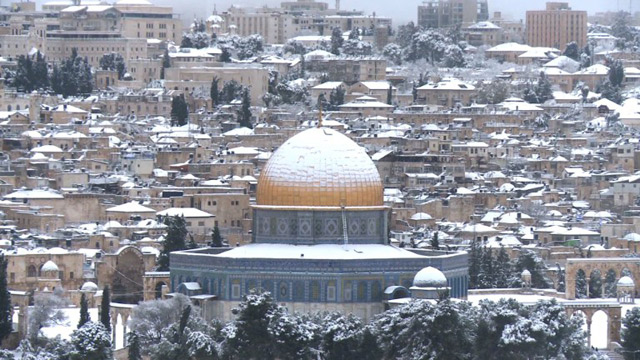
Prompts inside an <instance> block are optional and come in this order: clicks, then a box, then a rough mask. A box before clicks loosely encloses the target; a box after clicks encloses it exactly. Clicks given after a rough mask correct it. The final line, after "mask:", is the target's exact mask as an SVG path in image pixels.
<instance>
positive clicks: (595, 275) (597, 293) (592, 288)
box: [589, 269, 602, 298]
mask: <svg viewBox="0 0 640 360" xmlns="http://www.w3.org/2000/svg"><path fill="white" fill-rule="evenodd" d="M589 297H590V298H600V297H602V274H601V273H600V270H598V269H595V270H593V271H592V272H591V275H590V276H589Z"/></svg>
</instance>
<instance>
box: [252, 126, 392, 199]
mask: <svg viewBox="0 0 640 360" xmlns="http://www.w3.org/2000/svg"><path fill="white" fill-rule="evenodd" d="M257 204H258V205H262V206H306V207H340V206H345V207H359V206H361V207H367V206H383V186H382V181H381V179H380V175H379V173H378V170H377V169H376V166H375V165H374V163H373V161H372V160H371V158H370V157H369V155H367V153H366V152H365V150H364V148H362V147H360V146H359V145H358V144H356V143H355V142H354V141H352V140H351V139H349V138H348V137H347V136H345V135H343V134H341V133H339V132H337V131H335V130H332V129H328V128H313V129H308V130H305V131H303V132H301V133H299V134H297V135H295V136H293V137H292V138H291V139H289V140H288V141H286V142H285V143H284V144H282V146H280V148H278V150H277V151H276V152H275V153H274V154H273V155H272V156H271V158H270V159H269V161H268V162H267V164H266V165H265V167H264V169H263V170H262V173H261V174H260V179H259V180H258V191H257Z"/></svg>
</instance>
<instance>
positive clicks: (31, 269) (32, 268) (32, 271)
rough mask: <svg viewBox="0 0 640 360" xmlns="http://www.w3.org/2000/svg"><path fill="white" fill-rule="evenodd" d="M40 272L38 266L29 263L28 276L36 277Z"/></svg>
mask: <svg viewBox="0 0 640 360" xmlns="http://www.w3.org/2000/svg"><path fill="white" fill-rule="evenodd" d="M37 274H38V272H37V270H36V267H35V266H33V265H29V267H28V268H27V277H36V276H37Z"/></svg>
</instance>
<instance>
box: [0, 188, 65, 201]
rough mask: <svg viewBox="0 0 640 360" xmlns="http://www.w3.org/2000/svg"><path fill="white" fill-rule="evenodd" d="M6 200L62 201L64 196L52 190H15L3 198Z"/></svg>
mask: <svg viewBox="0 0 640 360" xmlns="http://www.w3.org/2000/svg"><path fill="white" fill-rule="evenodd" d="M4 198H5V199H6V200H14V199H15V200H23V199H64V196H62V195H61V194H59V193H57V192H54V191H52V190H42V189H34V190H17V191H14V192H12V193H11V194H7V195H5V196H4Z"/></svg>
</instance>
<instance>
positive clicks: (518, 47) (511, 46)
mask: <svg viewBox="0 0 640 360" xmlns="http://www.w3.org/2000/svg"><path fill="white" fill-rule="evenodd" d="M530 49H531V46H529V45H525V44H518V43H514V42H510V43H504V44H500V45H496V46H494V47H492V48H490V49H487V52H507V51H515V52H517V51H521V52H526V51H529V50H530Z"/></svg>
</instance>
